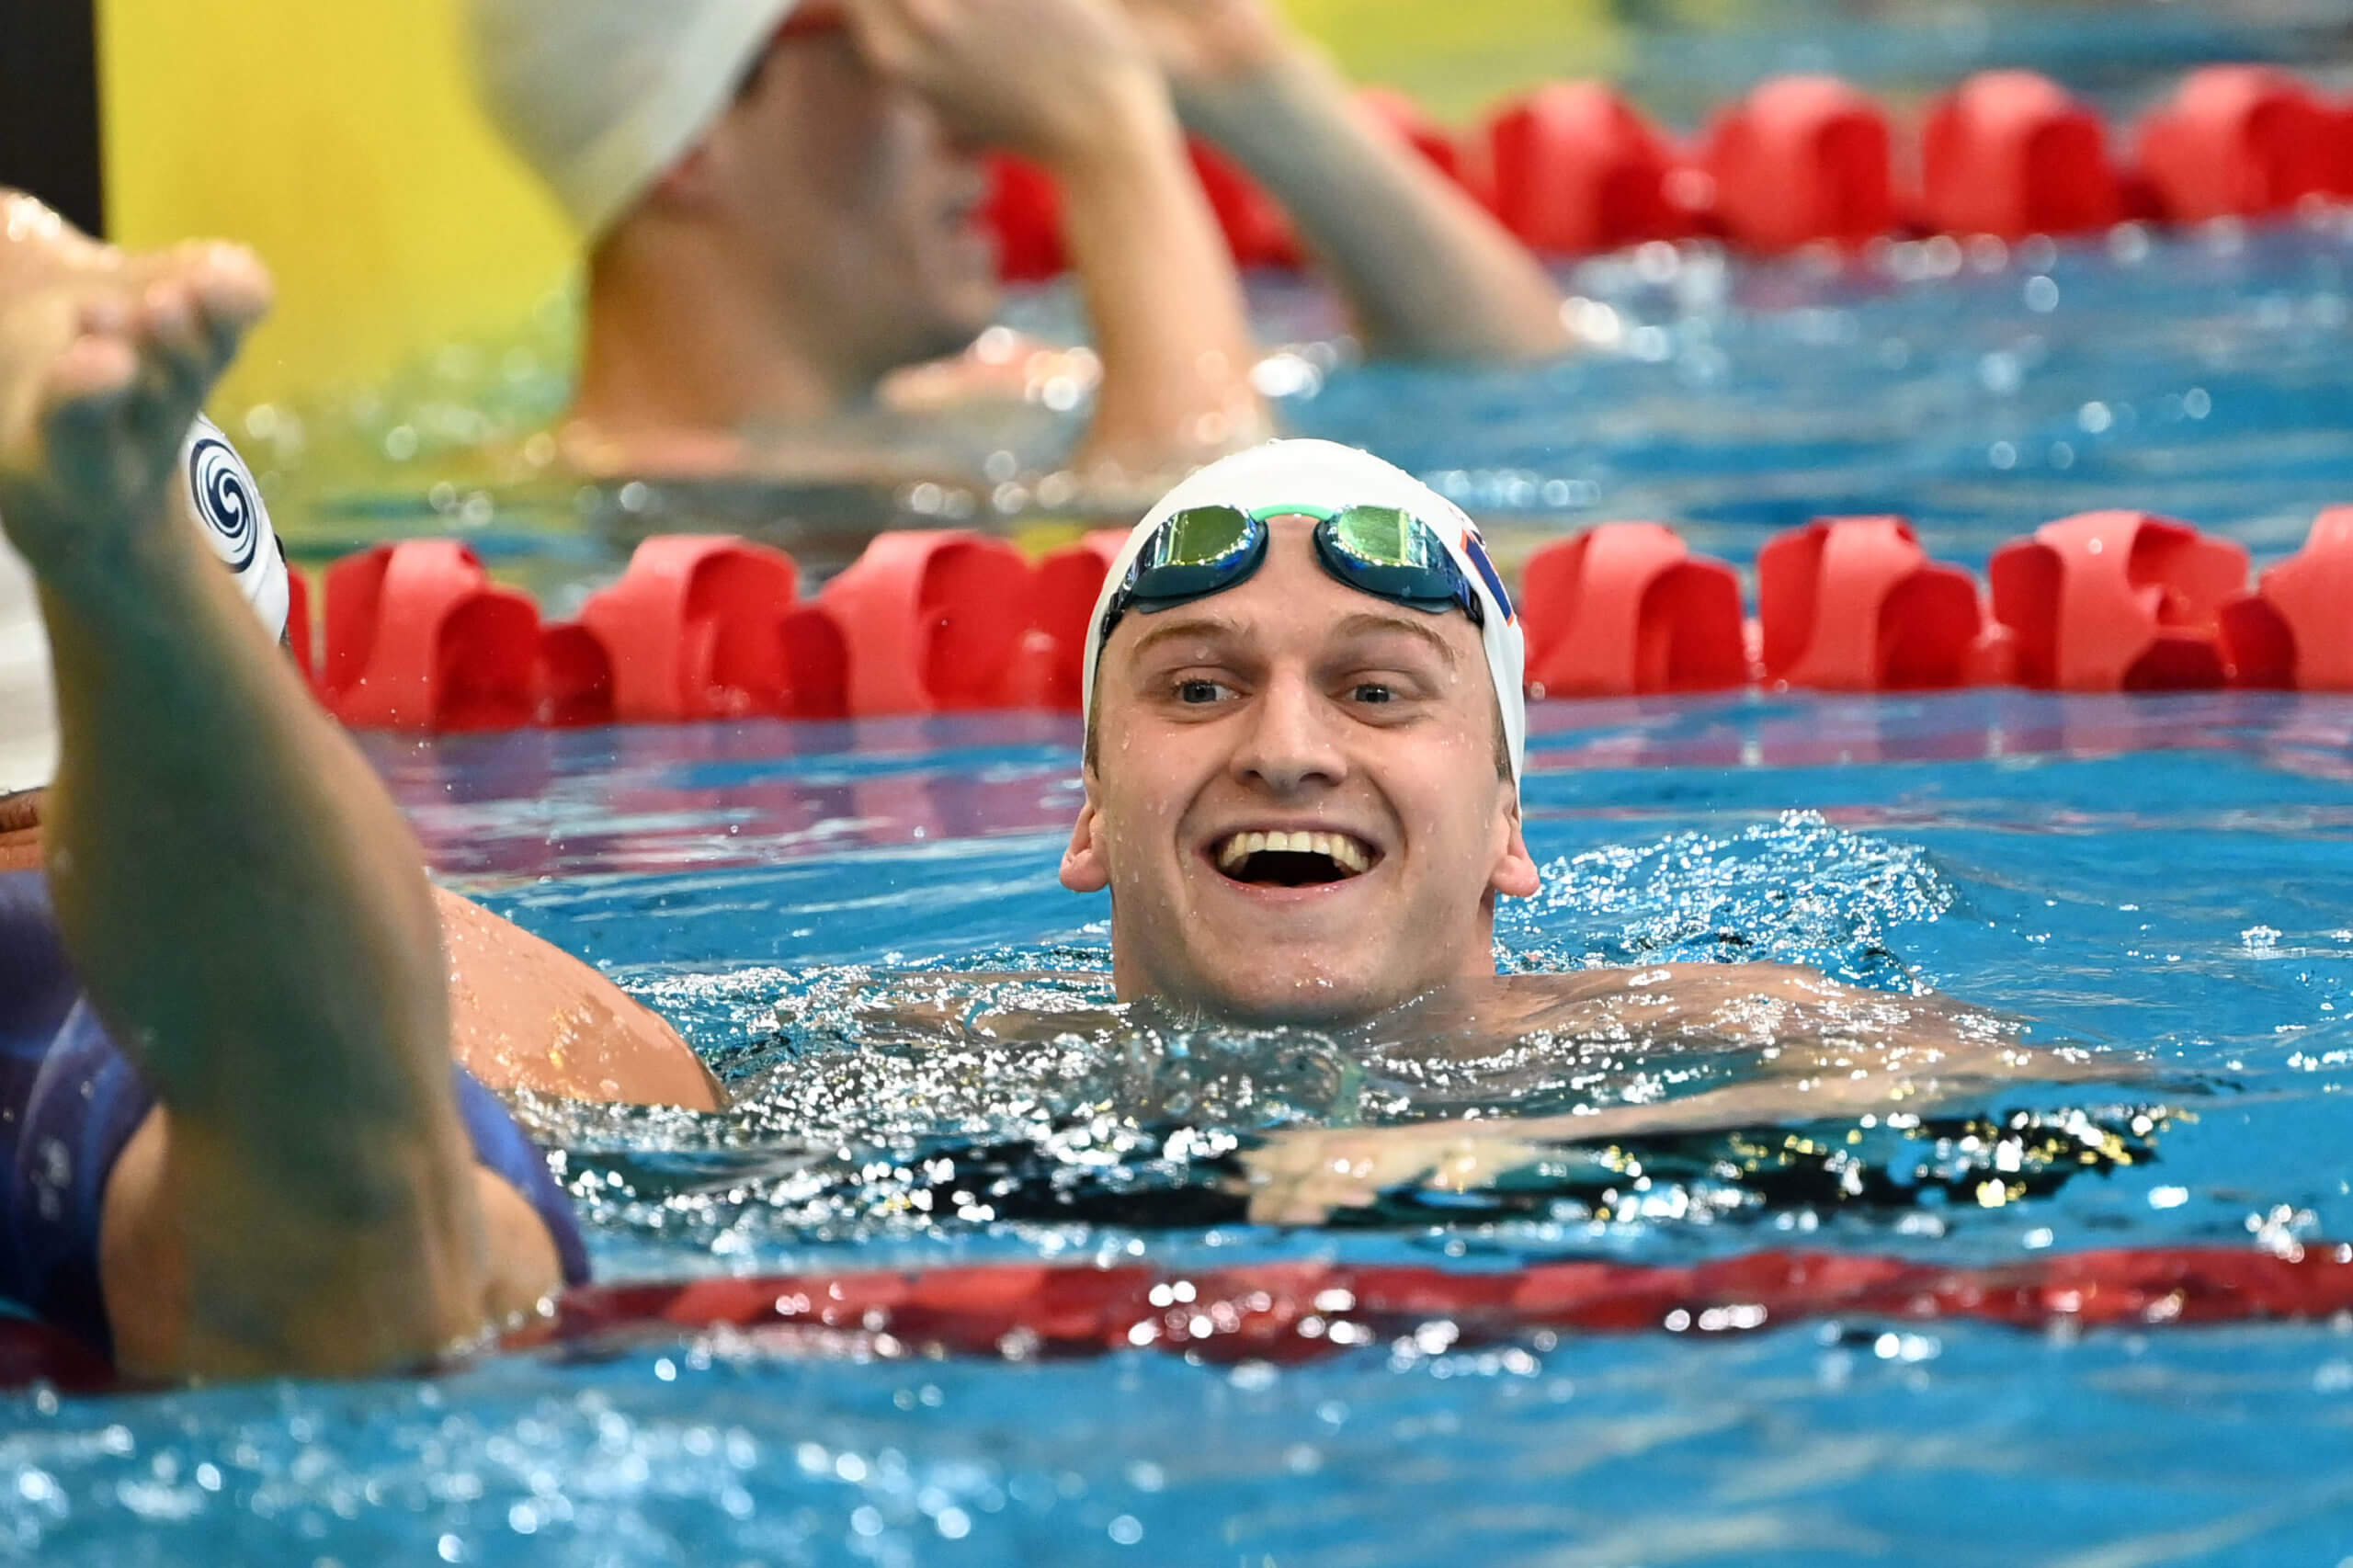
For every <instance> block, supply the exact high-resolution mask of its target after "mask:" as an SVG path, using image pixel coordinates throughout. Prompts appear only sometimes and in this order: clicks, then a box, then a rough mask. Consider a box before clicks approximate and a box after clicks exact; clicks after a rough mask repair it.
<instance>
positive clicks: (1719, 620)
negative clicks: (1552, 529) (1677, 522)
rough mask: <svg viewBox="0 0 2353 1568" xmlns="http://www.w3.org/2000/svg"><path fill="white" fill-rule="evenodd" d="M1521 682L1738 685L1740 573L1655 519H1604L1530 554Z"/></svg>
mask: <svg viewBox="0 0 2353 1568" xmlns="http://www.w3.org/2000/svg"><path fill="white" fill-rule="evenodd" d="M1519 610H1520V623H1521V625H1522V627H1523V628H1524V629H1525V631H1526V632H1527V636H1528V683H1529V687H1530V688H1531V689H1534V690H1538V691H1540V693H1541V694H1542V695H1544V696H1548V697H1627V696H1635V695H1648V694H1651V693H1654V692H1668V691H1713V690H1719V689H1722V688H1723V687H1736V686H1742V685H1745V684H1746V682H1747V680H1748V677H1749V665H1748V657H1747V653H1746V651H1745V647H1744V645H1743V641H1742V632H1741V622H1740V581H1739V579H1738V578H1737V577H1736V576H1734V575H1733V570H1732V568H1731V567H1729V566H1727V565H1725V564H1724V563H1723V562H1721V561H1711V560H1708V559H1707V558H1705V557H1703V556H1695V555H1693V554H1692V553H1691V552H1690V551H1689V549H1688V547H1687V546H1686V545H1685V544H1684V542H1683V541H1682V540H1680V539H1678V538H1677V537H1676V535H1675V534H1674V532H1673V531H1672V530H1671V529H1669V528H1666V527H1665V525H1664V524H1662V523H1604V524H1602V525H1601V526H1600V527H1599V528H1590V529H1587V530H1586V532H1584V533H1582V534H1579V535H1578V536H1577V537H1576V538H1574V539H1573V540H1567V541H1565V542H1563V543H1560V544H1551V545H1547V546H1545V547H1544V548H1543V549H1542V550H1540V551H1537V552H1536V553H1535V554H1534V555H1533V556H1531V557H1529V562H1528V569H1527V571H1526V573H1525V574H1523V576H1522V578H1521V592H1520V597H1519Z"/></svg>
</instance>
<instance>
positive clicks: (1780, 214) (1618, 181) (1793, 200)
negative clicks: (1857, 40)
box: [983, 65, 2353, 281]
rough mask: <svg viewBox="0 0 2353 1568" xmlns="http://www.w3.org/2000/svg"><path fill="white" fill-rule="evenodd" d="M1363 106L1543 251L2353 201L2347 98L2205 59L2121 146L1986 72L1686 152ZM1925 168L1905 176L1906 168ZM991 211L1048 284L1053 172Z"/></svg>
mask: <svg viewBox="0 0 2353 1568" xmlns="http://www.w3.org/2000/svg"><path fill="white" fill-rule="evenodd" d="M1361 97H1362V104H1363V108H1364V112H1365V113H1366V114H1367V115H1368V116H1369V117H1370V118H1371V119H1373V120H1374V121H1375V122H1376V123H1378V124H1380V125H1382V126H1384V127H1386V128H1387V129H1388V130H1390V131H1392V132H1393V133H1394V134H1396V135H1397V136H1398V137H1400V138H1401V139H1403V140H1404V142H1407V143H1408V144H1409V145H1411V146H1413V147H1414V148H1415V149H1416V150H1417V151H1419V152H1420V153H1422V155H1423V156H1424V157H1426V158H1427V159H1428V161H1429V162H1430V163H1431V164H1432V165H1434V166H1435V167H1437V168H1438V170H1439V171H1440V172H1441V173H1443V174H1444V175H1445V176H1446V177H1448V178H1449V179H1451V180H1453V181H1454V182H1455V183H1456V184H1458V185H1460V186H1461V187H1462V188H1463V189H1464V190H1465V191H1467V192H1468V193H1469V194H1470V195H1471V196H1472V199H1475V200H1477V201H1479V202H1481V203H1482V204H1483V205H1484V206H1486V207H1487V208H1488V209H1490V210H1493V211H1494V212H1495V214H1496V216H1497V217H1499V218H1500V219H1501V220H1502V221H1503V223H1504V226H1505V227H1506V228H1507V229H1509V230H1510V231H1511V232H1512V233H1515V234H1518V236H1519V237H1520V238H1521V239H1522V240H1524V241H1525V242H1527V243H1528V244H1529V245H1531V246H1533V247H1534V248H1535V249H1537V250H1539V251H1540V252H1543V253H1544V254H1546V255H1548V256H1582V255H1588V254H1591V253H1593V252H1597V251H1604V250H1610V249H1615V248H1618V247H1620V246H1623V245H1630V244H1640V243H1642V242H1643V241H1646V240H1662V239H1664V240H1674V239H1683V238H1688V237H1689V236H1691V235H1693V234H1697V233H1717V234H1721V235H1722V237H1723V238H1725V239H1726V240H1728V241H1730V242H1731V243H1732V244H1735V245H1738V246H1741V247H1744V248H1746V249H1750V250H1755V251H1758V252H1762V253H1765V254H1768V255H1769V254H1774V253H1778V252H1782V251H1787V250H1790V249H1792V248H1794V247H1797V246H1800V245H1804V244H1813V243H1817V242H1829V243H1833V244H1839V245H1843V246H1847V247H1849V248H1852V247H1856V246H1859V245H1860V244H1863V243H1864V242H1866V241H1868V240H1871V239H1874V238H1877V237H1879V236H1881V235H1893V234H1900V233H1906V232H1911V233H1919V232H1924V231H1927V232H1940V233H1949V234H1956V235H1970V234H1992V235H1996V236H1998V237H2000V238H2003V239H2006V240H2017V239H2020V238H2023V237H2025V236H2027V235H2029V234H2073V233H2084V232H2086V231H2089V230H2094V229H2098V228H2101V227H2104V226H2106V225H2108V224H2110V223H2114V222H2119V221H2120V220H2122V219H2128V218H2129V219H2150V220H2162V221H2170V222H2206V221H2208V220H2211V219H2214V218H2222V217H2234V216H2235V217H2261V216H2264V215H2266V214H2271V213H2277V212H2279V211H2281V210H2286V209H2288V208H2290V207H2292V206H2294V205H2295V204H2296V203H2298V202H2300V201H2302V200H2304V199H2307V198H2311V197H2325V198H2331V199H2353V105H2348V104H2343V103H2338V102H2335V101H2332V100H2330V99H2327V98H2325V97H2321V96H2320V95H2319V94H2318V93H2317V92H2316V91H2315V90H2314V89H2313V87H2312V86H2311V85H2309V84H2307V83H2305V82H2304V81H2302V79H2300V78H2298V77H2297V76H2295V75H2293V74H2290V73H2289V72H2286V71H2282V70H2279V69H2277V68H2275V67H2271V66H2262V65H2213V66H2207V67H2204V68H2202V69H2200V70H2198V71H2195V72H2192V73H2191V74H2189V75H2188V76H2187V77H2185V78H2184V79H2183V81H2182V84H2181V85H2180V87H2179V89H2178V90H2177V92H2176V94H2175V96H2174V97H2173V98H2172V99H2171V100H2169V101H2168V102H2166V103H2165V104H2164V105H2162V106H2161V107H2159V108H2157V109H2155V110H2154V111H2153V112H2152V113H2151V114H2149V115H2148V116H2147V117H2146V118H2145V119H2143V121H2142V123H2141V124H2140V126H2139V127H2138V128H2137V130H2136V131H2135V132H2134V134H2133V135H2132V136H2131V138H2130V142H2131V146H2130V153H2129V156H2121V155H2120V153H2119V150H2118V148H2117V146H2116V145H2114V142H2116V141H2117V140H2119V139H2113V138H2111V137H2110V135H2109V128H2108V127H2107V126H2106V125H2105V124H2104V123H2103V122H2102V121H2101V119H2100V118H2099V116H2098V115H2097V113H2096V112H2095V111H2094V110H2093V109H2091V108H2089V107H2088V106H2086V105H2085V104H2084V103H2082V102H2080V101H2079V100H2077V99H2076V98H2075V97H2073V96H2072V95H2070V94H2069V93H2068V92H2067V91H2066V90H2065V89H2064V88H2063V87H2062V86H2060V85H2058V84H2057V83H2055V82H2052V80H2050V79H2049V78H2048V77H2044V76H2040V75H2037V74H2034V73H2032V72H2029V71H1987V72H1982V73H1980V74H1977V75H1974V76H1972V77H1970V78H1968V79H1967V80H1965V81H1963V82H1961V83H1960V84H1959V85H1956V86H1955V87H1954V88H1953V89H1952V90H1951V91H1949V92H1948V93H1946V94H1944V95H1943V96H1941V97H1938V98H1937V99H1936V100H1935V101H1934V102H1933V103H1932V104H1931V105H1930V107H1929V108H1928V110H1927V114H1926V115H1925V116H1924V117H1923V118H1922V119H1920V120H1919V122H1918V123H1917V124H1916V125H1915V124H1899V123H1898V122H1897V120H1896V119H1895V117H1894V116H1893V115H1892V114H1891V113H1890V112H1889V110H1888V109H1887V108H1885V107H1884V106H1883V105H1881V104H1880V103H1878V102H1877V101H1876V100H1874V99H1873V98H1871V97H1870V96H1869V95H1868V94H1866V93H1864V92H1863V91H1862V90H1861V89H1860V88H1858V87H1855V86H1853V85H1849V84H1847V83H1845V82H1840V81H1837V80H1836V79H1834V78H1831V77H1827V76H1788V77H1781V78H1777V79H1775V80H1771V81H1768V82H1766V83H1764V84H1762V85H1759V86H1758V87H1756V89H1755V90H1753V91H1752V92H1750V93H1749V94H1748V95H1747V96H1746V97H1745V98H1743V99H1742V100H1741V101H1740V102H1738V103H1736V104H1733V105H1729V106H1727V107H1725V108H1723V109H1722V110H1721V111H1720V112H1718V113H1717V114H1716V115H1715V116H1713V117H1712V118H1711V119H1710V120H1709V122H1708V124H1707V126H1706V128H1705V130H1704V131H1702V132H1701V133H1700V134H1699V135H1698V136H1697V137H1695V138H1694V139H1693V140H1692V142H1690V143H1689V144H1688V145H1686V144H1680V143H1678V142H1677V141H1676V140H1675V139H1674V138H1673V137H1671V136H1669V135H1668V134H1667V133H1666V132H1665V131H1661V130H1660V129H1659V128H1658V127H1656V126H1655V125H1654V124H1653V123H1652V122H1651V121H1650V120H1648V119H1645V118H1644V117H1643V114H1642V113H1641V111H1640V110H1639V109H1637V108H1634V107H1633V106H1632V105H1631V104H1629V103H1628V102H1627V101H1626V100H1625V99H1624V98H1622V97H1620V96H1619V95H1618V94H1617V93H1616V92H1615V91H1614V90H1613V89H1612V88H1611V87H1610V86H1609V85H1608V84H1606V83H1601V82H1591V81H1586V82H1555V83H1551V84H1548V85H1544V86H1540V87H1538V88H1536V89H1535V90H1534V91H1532V92H1529V93H1528V94H1525V95H1523V96H1522V97H1518V98H1515V99H1512V100H1511V101H1509V102H1507V103H1506V104H1504V105H1502V106H1501V107H1499V108H1496V109H1495V111H1494V112H1492V113H1491V114H1490V115H1489V116H1488V117H1487V118H1486V119H1485V120H1484V121H1483V123H1481V124H1480V125H1478V126H1477V127H1476V128H1474V129H1472V130H1470V131H1465V132H1462V133H1461V134H1457V133H1456V132H1453V131H1449V130H1448V129H1447V128H1446V127H1443V126H1441V125H1439V124H1438V123H1437V122H1436V121H1434V120H1432V119H1430V118H1429V117H1428V116H1427V114H1426V113H1424V112H1423V111H1422V109H1421V108H1419V106H1417V105H1415V103H1414V102H1413V101H1412V100H1411V99H1409V98H1406V97H1403V96H1402V95H1400V94H1396V93H1393V92H1386V91H1381V90H1372V91H1368V92H1366V93H1364V94H1363V95H1362V96H1361ZM1191 153H1192V158H1193V163H1194V166H1195V168H1196V169H1197V170H1198V171H1199V175H1200V178H1201V184H1202V187H1203V189H1204V191H1205V193H1206V194H1207V196H1208V198H1209V200H1210V205H1211V210H1213V211H1214V212H1215V213H1216V215H1217V219H1218V222H1219V224H1220V226H1221V227H1222V229H1223V230H1224V231H1225V236H1226V240H1227V243H1228V244H1230V245H1231V246H1232V248H1233V254H1234V256H1235V257H1236V259H1238V260H1239V261H1241V262H1242V264H1243V265H1244V266H1245V267H1297V266H1299V265H1300V264H1301V260H1302V246H1301V244H1300V243H1299V236H1298V234H1297V233H1296V231H1295V229H1294V228H1293V226H1292V224H1291V222H1290V219H1289V217H1288V216H1287V215H1286V214H1285V213H1284V211H1283V210H1282V208H1281V206H1280V205H1279V203H1277V202H1276V201H1274V200H1273V199H1271V198H1270V197H1269V196H1267V193H1266V192H1265V191H1264V190H1263V189H1261V188H1260V187H1258V186H1257V185H1256V183H1254V182H1253V181H1252V180H1251V179H1250V177H1249V176H1247V175H1246V174H1245V173H1244V172H1243V171H1242V170H1241V169H1240V168H1239V167H1238V166H1237V165H1234V164H1233V163H1232V162H1230V161H1228V160H1227V159H1226V158H1225V157H1224V156H1223V155H1222V154H1221V153H1218V152H1216V151H1215V150H1214V149H1212V148H1210V147H1208V146H1206V145H1203V144H1201V143H1199V142H1196V143H1194V144H1193V146H1192V147H1191ZM1915 168H1916V170H1917V172H1918V176H1919V177H1918V183H1917V185H1916V186H1913V185H1909V184H1899V182H1898V179H1897V173H1898V171H1906V170H1912V169H1915ZM992 170H993V188H992V192H991V195H990V198H989V200H988V202H987V204H986V206H985V208H984V209H983V219H984V221H985V222H987V223H988V225H989V226H990V227H991V228H992V229H994V230H995V233H996V236H997V240H998V244H999V253H1000V269H1001V271H1002V273H1003V275H1004V276H1005V277H1006V278H1008V279H1012V280H1017V281H1036V280H1040V279H1043V278H1051V277H1053V276H1055V275H1056V274H1057V273H1059V272H1060V271H1062V270H1063V267H1065V266H1066V265H1067V264H1068V256H1067V254H1066V253H1065V251H1064V249H1063V244H1062V236H1061V233H1060V222H1061V203H1060V200H1059V199H1058V197H1057V196H1056V193H1055V190H1054V186H1053V182H1052V180H1051V177H1050V176H1047V175H1046V174H1045V173H1044V171H1042V170H1040V169H1039V168H1038V167H1036V166H1035V165H1029V164H1025V163H1022V162H1020V161H1019V160H1017V159H1009V158H999V159H996V160H995V161H994V162H993V164H992Z"/></svg>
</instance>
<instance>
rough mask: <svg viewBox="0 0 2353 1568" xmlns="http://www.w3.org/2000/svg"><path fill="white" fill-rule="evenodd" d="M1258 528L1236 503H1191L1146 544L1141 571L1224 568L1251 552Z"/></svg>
mask: <svg viewBox="0 0 2353 1568" xmlns="http://www.w3.org/2000/svg"><path fill="white" fill-rule="evenodd" d="M1256 527H1257V525H1256V524H1255V523H1253V522H1252V521H1251V520H1250V518H1249V516H1248V515H1247V514H1246V513H1245V512H1243V511H1241V510H1240V509H1239V508H1237V507H1233V506H1191V507H1188V508H1187V509H1185V510H1184V511H1181V512H1178V513H1176V514H1175V515H1174V516H1172V517H1170V518H1169V519H1168V521H1166V522H1165V523H1164V524H1162V525H1161V527H1160V531H1159V532H1158V533H1156V534H1154V536H1153V537H1152V540H1151V542H1150V543H1148V544H1146V545H1145V546H1144V550H1143V554H1142V556H1141V557H1140V558H1139V559H1138V561H1137V562H1136V565H1137V569H1138V570H1139V571H1140V572H1152V571H1156V570H1158V569H1160V568H1162V567H1165V566H1201V567H1211V568H1215V567H1220V566H1229V565H1233V564H1236V563H1238V562H1240V561H1241V560H1242V558H1243V557H1244V556H1245V555H1246V554H1247V553H1248V552H1249V549H1250V539H1251V532H1252V530H1253V529H1254V528H1256Z"/></svg>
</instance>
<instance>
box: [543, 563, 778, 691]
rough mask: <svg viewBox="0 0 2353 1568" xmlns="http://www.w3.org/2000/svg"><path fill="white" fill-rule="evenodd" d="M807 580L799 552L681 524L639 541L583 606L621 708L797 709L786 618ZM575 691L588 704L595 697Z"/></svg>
mask: <svg viewBox="0 0 2353 1568" xmlns="http://www.w3.org/2000/svg"><path fill="white" fill-rule="evenodd" d="M800 583H801V572H800V568H798V567H797V566H795V565H794V564H793V562H792V557H790V555H787V554H786V553H784V551H780V550H771V549H769V548H767V546H765V545H757V544H747V543H745V541H743V540H738V539H732V538H726V537H722V536H718V535H711V534H673V535H669V536H667V537H664V538H658V539H649V540H646V541H645V542H644V543H642V544H641V545H639V546H638V547H637V553H636V554H635V555H633V556H631V558H630V563H629V570H628V571H627V572H626V573H624V574H622V575H621V579H620V582H618V583H615V584H614V585H612V586H610V587H608V588H606V589H605V590H604V591H602V592H601V593H598V594H595V595H593V596H591V597H590V598H589V600H588V602H587V603H586V604H585V605H583V606H582V607H581V609H580V624H579V627H578V629H577V630H578V631H580V632H583V633H585V634H586V636H587V637H588V638H589V639H590V640H591V641H593V642H595V643H596V644H597V649H598V651H599V652H600V653H602V654H603V668H604V671H605V675H606V687H605V688H606V691H607V692H608V700H609V703H610V710H611V716H612V718H613V719H615V720H618V721H620V722H624V723H642V722H664V721H666V722H676V721H679V720H684V719H733V718H742V717H745V716H746V715H751V714H769V715H774V716H776V717H779V718H782V717H790V716H792V715H793V714H794V713H795V712H796V711H797V710H796V708H795V705H794V702H793V688H792V677H791V672H790V668H789V667H788V665H787V664H786V660H785V649H784V638H783V619H784V614H785V612H786V610H787V609H789V608H790V607H791V606H792V605H793V603H794V602H795V601H796V600H797V599H798V598H799V597H800ZM563 630H564V631H567V632H569V631H571V630H572V629H570V628H566V629H563ZM568 695H570V696H571V698H572V700H573V701H574V702H575V703H578V704H580V705H581V706H582V707H584V708H585V706H587V705H588V704H589V703H591V702H593V700H594V699H593V697H592V696H589V695H588V694H585V693H574V694H568Z"/></svg>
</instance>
